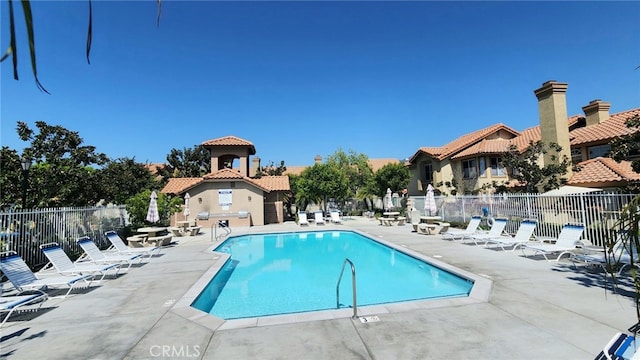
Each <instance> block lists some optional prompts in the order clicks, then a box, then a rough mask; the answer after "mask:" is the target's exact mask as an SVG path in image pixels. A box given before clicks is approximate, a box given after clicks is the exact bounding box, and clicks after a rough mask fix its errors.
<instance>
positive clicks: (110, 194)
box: [99, 158, 161, 204]
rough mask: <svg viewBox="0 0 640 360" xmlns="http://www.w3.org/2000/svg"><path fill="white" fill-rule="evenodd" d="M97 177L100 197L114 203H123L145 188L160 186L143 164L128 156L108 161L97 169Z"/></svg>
mask: <svg viewBox="0 0 640 360" xmlns="http://www.w3.org/2000/svg"><path fill="white" fill-rule="evenodd" d="M99 179H100V186H101V191H102V198H103V199H104V200H105V201H106V202H108V203H114V204H125V203H126V202H127V200H128V199H129V198H131V197H133V196H135V195H136V194H138V193H140V192H141V191H143V190H145V189H157V188H160V187H161V184H160V181H158V180H156V178H155V176H154V175H153V174H152V173H151V172H150V171H149V169H148V168H147V167H145V166H144V164H141V163H137V162H135V160H134V159H130V158H122V159H116V160H114V161H110V162H109V163H108V164H107V165H106V166H105V167H103V168H102V169H101V170H99Z"/></svg>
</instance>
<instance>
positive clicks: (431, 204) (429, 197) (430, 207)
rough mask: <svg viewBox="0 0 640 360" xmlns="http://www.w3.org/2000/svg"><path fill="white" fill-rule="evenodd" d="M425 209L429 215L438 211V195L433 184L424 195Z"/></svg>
mask: <svg viewBox="0 0 640 360" xmlns="http://www.w3.org/2000/svg"><path fill="white" fill-rule="evenodd" d="M424 211H425V212H427V211H428V214H427V215H433V214H434V213H435V212H436V211H438V208H437V207H436V197H435V195H434V194H433V186H431V184H429V186H427V193H426V194H425V195H424Z"/></svg>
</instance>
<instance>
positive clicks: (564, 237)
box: [520, 223, 584, 261]
mask: <svg viewBox="0 0 640 360" xmlns="http://www.w3.org/2000/svg"><path fill="white" fill-rule="evenodd" d="M583 232H584V225H582V224H571V223H569V224H565V225H564V226H563V227H562V230H560V234H558V238H557V239H556V242H555V244H545V243H540V244H535V243H531V244H524V245H522V246H521V247H520V249H522V254H523V255H524V256H525V257H526V256H527V254H526V253H525V249H529V250H533V252H534V255H537V254H542V255H543V256H544V259H545V260H547V261H549V258H547V255H549V254H554V253H560V254H559V255H558V258H557V259H556V261H558V260H560V258H561V257H562V255H565V254H569V253H570V252H571V251H573V250H575V249H576V246H577V245H578V243H579V242H580V237H581V236H582V233H583Z"/></svg>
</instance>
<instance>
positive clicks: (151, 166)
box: [144, 163, 165, 175]
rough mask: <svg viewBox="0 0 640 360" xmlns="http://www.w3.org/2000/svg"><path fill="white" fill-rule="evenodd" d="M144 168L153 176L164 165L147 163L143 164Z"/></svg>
mask: <svg viewBox="0 0 640 360" xmlns="http://www.w3.org/2000/svg"><path fill="white" fill-rule="evenodd" d="M144 167H146V168H147V169H149V171H150V172H151V173H152V174H154V175H155V174H157V173H158V169H160V168H163V167H165V164H164V163H147V164H144Z"/></svg>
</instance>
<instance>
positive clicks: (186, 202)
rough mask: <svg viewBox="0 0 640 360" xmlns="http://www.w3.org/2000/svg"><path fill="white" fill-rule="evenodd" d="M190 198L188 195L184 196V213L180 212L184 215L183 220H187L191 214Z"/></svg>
mask: <svg viewBox="0 0 640 360" xmlns="http://www.w3.org/2000/svg"><path fill="white" fill-rule="evenodd" d="M190 198H191V195H189V193H185V194H184V211H183V212H182V214H183V215H184V219H185V220H189V215H190V214H191V211H189V199H190Z"/></svg>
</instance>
